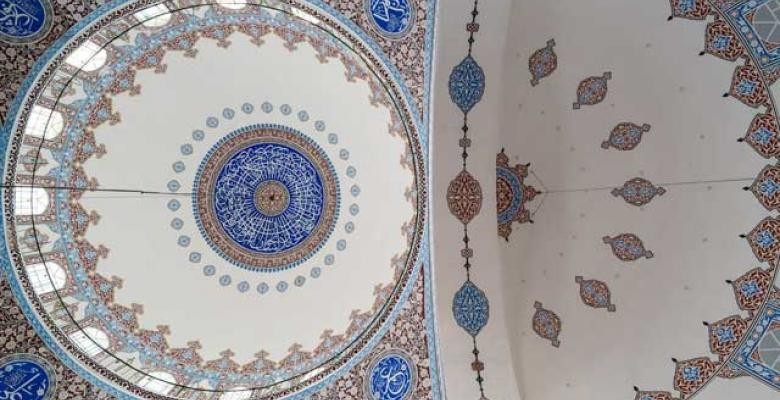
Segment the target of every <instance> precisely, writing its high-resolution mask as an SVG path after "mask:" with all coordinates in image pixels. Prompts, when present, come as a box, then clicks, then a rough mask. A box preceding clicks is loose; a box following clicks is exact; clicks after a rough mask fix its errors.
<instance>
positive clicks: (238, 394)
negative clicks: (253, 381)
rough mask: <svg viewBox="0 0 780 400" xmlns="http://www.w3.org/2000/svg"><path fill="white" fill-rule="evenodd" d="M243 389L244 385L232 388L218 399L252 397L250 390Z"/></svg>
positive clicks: (245, 399)
mask: <svg viewBox="0 0 780 400" xmlns="http://www.w3.org/2000/svg"><path fill="white" fill-rule="evenodd" d="M245 389H246V388H245V387H237V388H233V389H231V390H232V391H231V392H225V393H223V394H222V396H219V400H248V399H249V398H250V397H252V391H251V390H245Z"/></svg>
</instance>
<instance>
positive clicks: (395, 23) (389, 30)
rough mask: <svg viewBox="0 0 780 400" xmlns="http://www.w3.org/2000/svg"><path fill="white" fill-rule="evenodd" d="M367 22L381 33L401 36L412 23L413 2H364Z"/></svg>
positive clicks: (383, 0)
mask: <svg viewBox="0 0 780 400" xmlns="http://www.w3.org/2000/svg"><path fill="white" fill-rule="evenodd" d="M365 1H366V12H367V14H368V16H369V20H371V22H373V24H374V26H375V27H376V28H378V29H379V30H380V31H381V32H382V33H384V34H386V35H388V36H391V37H399V36H403V35H404V34H406V33H407V32H409V30H410V29H411V27H412V23H413V22H414V7H413V6H412V1H413V0H365Z"/></svg>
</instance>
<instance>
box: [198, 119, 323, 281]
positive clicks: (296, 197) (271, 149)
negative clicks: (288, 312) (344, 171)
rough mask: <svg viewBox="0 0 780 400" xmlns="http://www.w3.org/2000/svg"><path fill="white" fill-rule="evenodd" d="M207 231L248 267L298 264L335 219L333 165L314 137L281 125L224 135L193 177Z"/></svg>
mask: <svg viewBox="0 0 780 400" xmlns="http://www.w3.org/2000/svg"><path fill="white" fill-rule="evenodd" d="M193 187H194V188H195V189H194V194H193V196H194V200H193V204H194V207H195V210H194V212H195V217H196V220H197V221H198V226H199V228H200V230H201V233H202V234H203V236H204V238H205V239H206V240H207V241H208V242H209V244H210V245H211V247H212V248H213V249H214V251H216V252H217V253H219V254H220V255H222V257H224V258H226V259H227V260H228V261H230V262H232V263H234V264H236V265H238V266H241V267H244V268H247V269H253V270H271V271H272V270H274V269H278V268H284V267H289V266H294V265H298V264H300V263H301V262H303V261H305V260H306V259H308V258H309V257H311V256H312V255H313V254H314V253H315V252H316V251H317V250H319V249H320V247H322V245H323V244H324V243H325V241H326V240H327V238H328V236H329V235H330V233H331V232H332V231H333V227H334V225H335V223H336V217H337V215H336V210H337V208H338V202H339V188H338V181H337V179H336V172H335V171H334V169H333V166H332V164H331V163H330V160H328V158H327V155H325V153H324V152H323V151H322V150H321V149H320V148H319V146H317V144H316V143H315V142H314V141H312V140H311V139H309V138H308V137H307V136H304V135H303V134H302V133H300V132H298V131H295V130H294V129H290V128H286V127H283V126H249V127H245V128H242V129H239V130H238V131H235V132H233V133H231V134H229V135H227V136H225V137H224V138H222V139H221V140H220V141H219V142H218V143H217V144H216V145H214V147H213V148H212V149H211V150H210V151H209V153H208V154H207V156H206V158H205V159H204V160H203V162H202V164H201V166H200V169H199V170H198V173H197V175H196V177H195V182H194V184H193Z"/></svg>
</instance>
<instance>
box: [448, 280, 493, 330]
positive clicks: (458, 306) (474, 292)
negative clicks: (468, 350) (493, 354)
mask: <svg viewBox="0 0 780 400" xmlns="http://www.w3.org/2000/svg"><path fill="white" fill-rule="evenodd" d="M452 315H453V316H454V317H455V322H457V323H458V326H460V327H461V328H463V330H465V331H466V332H468V334H469V335H471V336H477V334H479V332H480V331H481V330H482V328H484V327H485V325H487V322H488V319H489V318H490V304H489V303H488V299H487V297H486V296H485V292H483V291H482V290H481V289H480V288H478V287H477V286H476V285H474V284H473V283H472V282H471V281H466V282H465V283H463V286H461V287H460V290H458V291H457V292H456V293H455V297H454V298H453V299H452Z"/></svg>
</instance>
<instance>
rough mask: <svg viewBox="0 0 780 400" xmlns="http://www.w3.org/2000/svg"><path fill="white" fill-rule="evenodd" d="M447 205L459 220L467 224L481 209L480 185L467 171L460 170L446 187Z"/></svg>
mask: <svg viewBox="0 0 780 400" xmlns="http://www.w3.org/2000/svg"><path fill="white" fill-rule="evenodd" d="M447 206H448V207H449V209H450V212H451V213H452V215H454V216H455V217H456V218H457V219H458V220H460V222H462V223H464V224H468V223H469V222H471V220H472V219H474V217H476V216H477V214H479V211H480V210H481V209H482V187H481V186H480V185H479V181H477V180H476V179H474V177H473V176H471V174H470V173H468V171H466V170H463V171H461V172H460V173H459V174H458V176H456V177H455V179H453V180H452V181H450V185H449V187H448V188H447Z"/></svg>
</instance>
